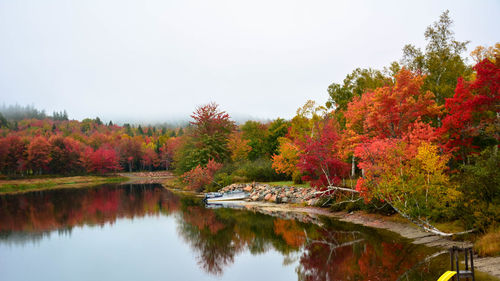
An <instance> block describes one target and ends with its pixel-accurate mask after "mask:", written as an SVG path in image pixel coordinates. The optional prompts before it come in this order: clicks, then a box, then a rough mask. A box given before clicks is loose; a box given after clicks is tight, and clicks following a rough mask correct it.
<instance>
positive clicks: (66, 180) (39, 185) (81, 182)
mask: <svg viewBox="0 0 500 281" xmlns="http://www.w3.org/2000/svg"><path fill="white" fill-rule="evenodd" d="M127 179H128V178H126V177H122V176H76V177H56V178H33V179H13V180H0V194H6V193H22V192H28V191H34V190H46V189H58V188H81V187H87V186H89V185H99V184H105V183H117V182H123V181H126V180H127Z"/></svg>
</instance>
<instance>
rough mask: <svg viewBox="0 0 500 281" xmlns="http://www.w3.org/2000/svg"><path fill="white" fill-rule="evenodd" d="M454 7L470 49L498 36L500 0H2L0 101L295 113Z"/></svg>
mask: <svg viewBox="0 0 500 281" xmlns="http://www.w3.org/2000/svg"><path fill="white" fill-rule="evenodd" d="M445 10H449V11H450V16H451V18H452V19H453V21H454V25H453V30H454V31H455V37H456V39H457V40H459V41H465V40H470V44H469V45H468V46H469V50H468V51H467V53H469V52H470V51H472V49H474V48H475V47H476V46H478V45H483V46H491V45H494V44H495V43H496V42H498V41H500V36H499V35H500V33H499V30H500V20H499V19H500V1H498V0H492V1H457V0H455V1H385V0H381V1H352V0H351V1H333V0H330V1H315V0H311V1H295V0H286V1H274V0H265V1H261V0H252V1H237V0H227V1H219V0H210V1H207V0H199V1H195V0H182V1H181V0H179V1H169V0H136V1H128V0H85V1H76V0H75V1H69V0H44V1H38V0H33V1H27V0H15V1H14V0H0V103H3V104H5V105H9V104H16V103H17V104H20V105H34V106H35V107H36V108H39V109H45V110H46V111H47V112H48V113H51V112H52V111H54V110H58V111H59V110H64V109H65V110H67V111H68V114H69V116H70V118H74V119H80V120H81V119H83V118H86V117H96V116H99V117H100V118H101V119H102V120H104V121H108V120H113V121H114V122H116V121H118V122H120V121H122V122H123V121H139V122H163V121H171V120H180V119H188V118H189V115H190V114H191V112H193V111H194V109H195V108H196V106H200V105H203V104H206V103H208V102H216V103H218V104H219V105H220V108H221V109H222V110H225V111H227V112H229V113H230V114H231V115H232V116H235V117H236V118H249V119H274V118H277V117H282V118H291V117H293V116H294V115H295V112H296V110H297V108H298V107H300V106H302V105H303V104H304V103H305V102H306V101H307V100H315V101H317V102H318V103H320V104H323V103H325V102H326V100H327V98H328V93H327V88H328V85H330V84H331V83H333V82H335V83H341V82H342V80H343V79H344V77H345V76H346V75H347V74H348V73H350V72H351V71H352V70H354V69H355V68H358V67H362V68H368V67H372V68H376V69H382V68H383V67H384V66H388V65H389V64H390V63H391V62H392V61H397V60H400V59H401V57H402V51H401V50H402V48H403V46H404V45H405V44H409V43H411V44H414V45H416V46H418V47H424V46H425V39H424V31H425V29H426V27H427V26H429V25H431V24H432V23H433V22H435V21H437V20H438V19H439V16H440V14H441V13H442V12H443V11H445Z"/></svg>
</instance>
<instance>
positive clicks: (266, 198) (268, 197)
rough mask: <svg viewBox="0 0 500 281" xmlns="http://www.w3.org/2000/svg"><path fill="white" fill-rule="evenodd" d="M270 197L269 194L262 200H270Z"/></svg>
mask: <svg viewBox="0 0 500 281" xmlns="http://www.w3.org/2000/svg"><path fill="white" fill-rule="evenodd" d="M271 196H272V194H271V193H268V194H266V196H264V200H266V201H269V199H271Z"/></svg>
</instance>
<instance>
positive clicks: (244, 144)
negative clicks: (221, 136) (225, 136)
mask: <svg viewBox="0 0 500 281" xmlns="http://www.w3.org/2000/svg"><path fill="white" fill-rule="evenodd" d="M249 142H250V141H249V140H247V139H243V136H242V133H241V132H236V131H235V132H233V133H232V134H231V135H230V136H229V141H228V144H227V145H228V148H229V151H230V152H231V160H233V161H236V162H238V161H242V160H246V159H247V158H248V154H249V152H250V151H252V147H251V146H250V145H249Z"/></svg>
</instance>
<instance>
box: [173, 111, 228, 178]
mask: <svg viewBox="0 0 500 281" xmlns="http://www.w3.org/2000/svg"><path fill="white" fill-rule="evenodd" d="M191 118H193V121H191V122H190V125H191V128H190V132H189V134H188V135H187V136H186V138H185V142H184V146H183V147H182V148H181V149H180V150H179V154H178V156H177V157H176V158H177V160H179V161H178V163H177V166H176V169H177V170H178V171H179V172H182V173H184V172H186V171H189V170H191V169H193V168H195V167H197V166H205V165H206V164H207V163H208V161H209V160H210V159H213V160H214V161H217V162H223V161H224V160H226V159H228V158H229V149H228V147H227V143H228V140H229V135H230V134H231V132H232V131H233V129H234V122H233V121H231V119H230V118H229V114H227V113H226V112H225V111H221V110H219V106H218V105H217V104H216V103H210V104H207V105H204V106H200V107H197V108H196V110H195V112H194V113H193V114H192V115H191Z"/></svg>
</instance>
